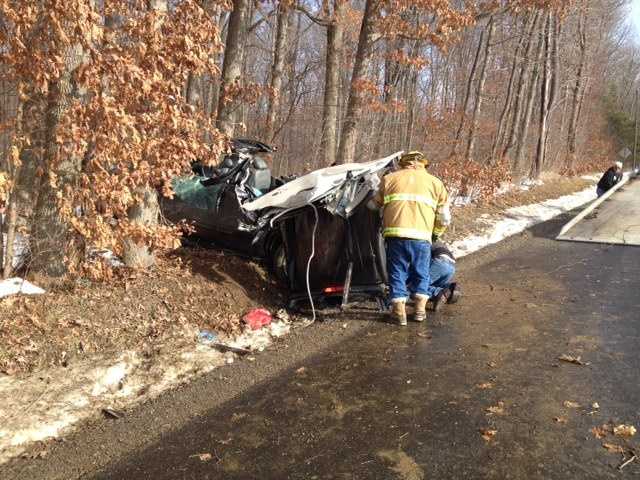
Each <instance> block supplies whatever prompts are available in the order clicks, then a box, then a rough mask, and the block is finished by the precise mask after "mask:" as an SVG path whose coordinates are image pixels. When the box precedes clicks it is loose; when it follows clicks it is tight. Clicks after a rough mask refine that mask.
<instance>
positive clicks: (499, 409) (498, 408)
mask: <svg viewBox="0 0 640 480" xmlns="http://www.w3.org/2000/svg"><path fill="white" fill-rule="evenodd" d="M485 411H486V412H487V414H488V415H502V414H503V413H504V402H498V404H497V405H495V406H493V407H488V408H486V409H485Z"/></svg>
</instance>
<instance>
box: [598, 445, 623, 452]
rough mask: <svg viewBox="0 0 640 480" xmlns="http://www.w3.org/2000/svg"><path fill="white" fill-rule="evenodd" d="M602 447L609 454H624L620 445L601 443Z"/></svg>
mask: <svg viewBox="0 0 640 480" xmlns="http://www.w3.org/2000/svg"><path fill="white" fill-rule="evenodd" d="M602 446H603V447H604V448H606V449H607V450H608V451H609V452H611V453H624V452H625V450H624V447H621V446H620V445H615V444H613V443H603V444H602Z"/></svg>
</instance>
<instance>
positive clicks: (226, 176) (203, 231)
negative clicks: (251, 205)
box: [160, 139, 284, 271]
mask: <svg viewBox="0 0 640 480" xmlns="http://www.w3.org/2000/svg"><path fill="white" fill-rule="evenodd" d="M231 145H232V149H231V152H230V153H229V154H227V155H225V157H224V158H223V159H222V161H221V162H220V164H219V165H218V166H216V167H209V166H204V165H202V164H200V163H194V164H193V166H192V172H193V175H192V176H189V177H179V178H175V179H174V180H173V181H172V186H173V190H174V197H173V198H162V199H161V201H160V208H161V210H162V213H163V215H164V217H165V218H166V219H168V220H169V221H171V222H174V223H178V222H187V223H188V224H189V225H190V227H191V229H192V231H191V232H190V234H189V236H188V238H189V239H190V240H193V241H197V242H198V243H204V244H212V245H214V246H216V247H219V248H222V249H227V250H231V251H233V252H235V253H238V254H241V255H243V256H246V257H250V258H257V259H261V260H266V261H267V263H268V266H269V267H270V268H271V269H272V270H274V271H279V270H281V268H282V256H283V252H282V241H281V239H280V238H278V237H279V234H278V233H277V232H274V235H269V234H263V235H261V236H260V238H258V239H257V240H256V235H257V233H258V231H259V230H260V228H259V226H258V224H257V220H258V218H259V215H258V214H255V213H250V212H247V211H246V210H245V209H243V208H242V204H243V203H245V202H250V201H252V200H254V199H256V198H258V197H259V196H261V195H263V194H264V193H266V192H269V191H271V190H273V189H274V188H277V187H278V186H280V185H282V184H283V183H284V180H282V179H276V178H273V177H272V175H271V169H270V167H269V163H268V162H269V161H270V157H271V155H272V154H273V152H274V149H273V148H272V147H271V146H269V145H266V144H264V143H262V142H258V141H255V140H246V139H233V140H232V142H231ZM264 233H268V232H264Z"/></svg>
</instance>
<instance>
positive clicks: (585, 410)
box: [84, 229, 640, 479]
mask: <svg viewBox="0 0 640 480" xmlns="http://www.w3.org/2000/svg"><path fill="white" fill-rule="evenodd" d="M552 236H553V235H552V234H549V232H546V231H544V229H540V230H539V231H536V229H534V231H533V232H532V233H529V234H527V238H525V239H524V240H520V241H519V242H516V243H515V244H514V246H513V248H503V249H496V250H495V253H494V254H492V255H493V258H488V259H487V260H486V261H485V262H484V263H482V264H480V265H478V266H475V267H474V266H472V267H470V268H466V269H465V268H463V269H462V270H463V271H462V274H461V280H462V283H463V285H464V286H465V293H466V297H465V298H464V301H463V302H461V303H460V304H459V305H457V306H455V307H450V308H448V309H447V310H446V311H445V312H444V313H442V314H440V315H439V316H432V317H430V318H429V319H428V321H427V323H426V324H424V325H418V324H410V325H409V327H408V328H405V329H400V328H398V327H395V326H392V325H388V324H383V323H379V324H375V325H373V326H369V327H367V328H366V329H365V330H364V331H363V332H362V333H361V334H360V335H359V336H358V337H356V338H351V339H349V340H346V341H344V342H343V343H341V344H338V345H337V346H336V347H334V348H332V349H331V350H330V351H327V352H325V353H322V354H320V355H317V356H315V357H313V358H311V359H308V360H307V361H304V362H303V363H299V364H296V365H295V366H293V367H291V368H290V369H289V370H288V371H286V372H285V373H284V374H281V375H279V376H278V377H277V378H275V379H272V380H271V381H269V382H263V383H261V384H259V385H256V386H255V387H253V388H251V389H249V390H248V391H246V392H245V393H244V394H242V395H241V396H240V397H239V398H236V399H235V400H232V401H230V402H227V403H226V404H224V405H223V406H222V407H219V408H215V409H212V410H211V411H209V412H208V413H206V414H205V415H201V416H198V417H197V418H193V419H192V420H191V421H190V422H188V423H187V424H186V425H184V426H182V427H181V428H179V429H176V430H172V431H168V432H166V433H165V434H164V435H163V436H162V438H161V439H160V440H159V441H157V442H154V443H153V444H150V445H148V446H147V447H146V448H144V449H143V450H141V451H132V452H130V454H129V455H128V456H127V457H125V458H122V459H120V460H119V461H118V462H115V463H113V464H112V465H110V466H109V467H108V468H106V469H105V470H104V471H102V472H101V473H100V474H93V475H87V476H85V477H84V478H95V479H125V478H126V479H138V478H140V479H143V478H149V479H394V478H397V479H461V478H469V479H479V478H486V479H511V478H513V479H569V478H571V479H574V478H575V479H591V478H593V479H603V478H618V477H621V476H635V475H638V474H640V461H638V462H633V463H630V464H629V465H628V466H626V467H625V468H624V470H623V471H622V472H620V471H618V470H617V469H616V467H617V466H619V465H620V464H621V463H622V462H623V460H624V459H625V458H629V457H630V456H631V452H632V451H633V449H634V448H636V446H637V445H638V442H639V441H638V439H636V438H635V437H631V438H624V437H617V436H613V435H609V436H608V437H606V438H603V439H597V438H596V437H595V436H594V434H593V433H591V429H592V428H593V427H597V426H601V425H603V424H606V423H608V422H612V423H613V424H615V425H618V424H623V423H625V424H631V425H635V426H637V427H640V418H639V415H640V383H639V382H638V380H639V374H638V369H639V367H640V350H639V349H638V345H639V340H640V324H639V320H640V294H638V291H639V289H640V256H639V254H640V250H639V249H637V248H635V247H624V246H601V245H596V244H575V243H567V242H555V241H553V240H551V239H550V238H551V237H552ZM463 265H464V262H463ZM563 354H566V355H570V356H573V357H580V360H581V362H582V363H586V364H588V365H577V364H572V363H567V362H563V361H560V360H559V359H558V357H559V356H561V355H563ZM566 402H573V403H566ZM594 402H597V404H598V405H599V408H595V407H593V406H592V404H593V403H594ZM575 404H578V405H577V406H576V405H575ZM159 421H161V419H159ZM483 433H484V434H485V436H484V437H483V435H482V434H483ZM485 437H486V438H485ZM603 443H609V444H614V445H618V446H620V447H622V450H623V451H624V452H625V453H611V452H609V451H608V450H607V449H605V448H604V447H603Z"/></svg>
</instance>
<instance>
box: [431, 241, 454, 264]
mask: <svg viewBox="0 0 640 480" xmlns="http://www.w3.org/2000/svg"><path fill="white" fill-rule="evenodd" d="M438 257H449V260H451V261H452V262H454V263H455V261H456V258H455V257H454V256H453V253H451V250H449V248H448V247H447V245H446V244H444V243H442V242H440V241H436V242H435V243H434V244H433V245H432V246H431V258H433V259H435V258H438Z"/></svg>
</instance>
